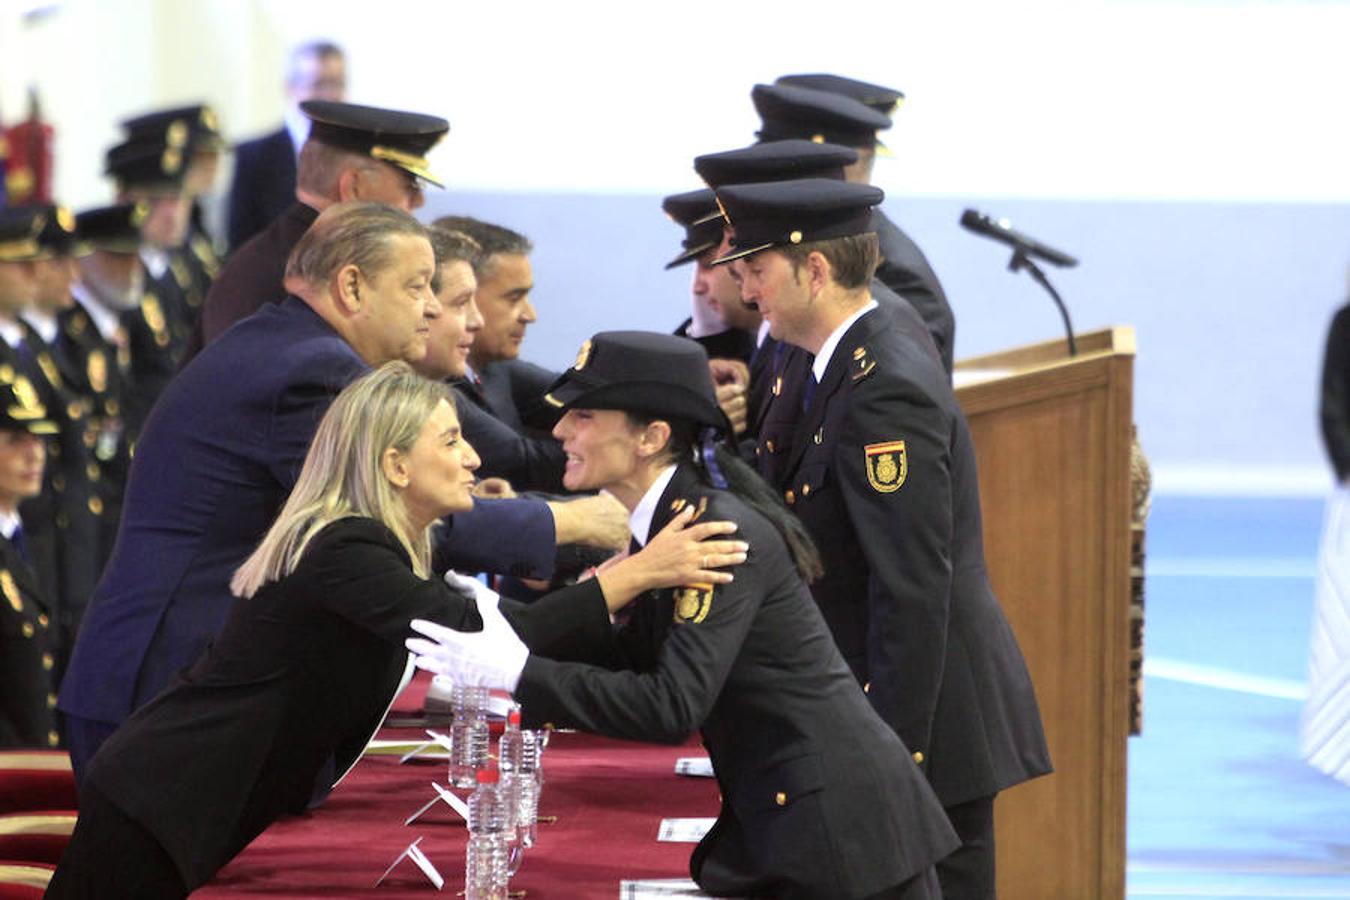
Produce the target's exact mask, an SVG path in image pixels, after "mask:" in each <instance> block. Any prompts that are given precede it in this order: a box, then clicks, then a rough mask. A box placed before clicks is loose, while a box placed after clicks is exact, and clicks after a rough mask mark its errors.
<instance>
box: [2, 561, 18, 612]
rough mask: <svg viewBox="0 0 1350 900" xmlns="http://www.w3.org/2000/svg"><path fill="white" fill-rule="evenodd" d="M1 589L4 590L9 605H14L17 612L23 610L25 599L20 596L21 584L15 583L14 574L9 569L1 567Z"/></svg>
mask: <svg viewBox="0 0 1350 900" xmlns="http://www.w3.org/2000/svg"><path fill="white" fill-rule="evenodd" d="M0 591H3V592H4V595H5V599H6V600H8V601H9V605H10V606H12V607H14V611H15V612H23V599H22V598H21V597H20V596H19V586H18V585H17V584H15V583H14V576H13V575H11V574H9V569H0Z"/></svg>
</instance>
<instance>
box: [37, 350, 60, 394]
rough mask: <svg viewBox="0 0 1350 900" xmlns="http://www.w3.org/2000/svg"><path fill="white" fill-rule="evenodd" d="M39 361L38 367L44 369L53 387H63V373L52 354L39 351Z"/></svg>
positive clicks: (44, 373) (43, 372)
mask: <svg viewBox="0 0 1350 900" xmlns="http://www.w3.org/2000/svg"><path fill="white" fill-rule="evenodd" d="M37 361H38V368H40V369H41V370H42V374H43V375H44V376H45V377H46V379H47V382H48V383H49V384H51V385H52V386H53V387H61V373H60V372H59V371H57V368H56V361H55V360H53V359H52V357H51V354H49V353H45V352H43V353H39V354H38V358H37Z"/></svg>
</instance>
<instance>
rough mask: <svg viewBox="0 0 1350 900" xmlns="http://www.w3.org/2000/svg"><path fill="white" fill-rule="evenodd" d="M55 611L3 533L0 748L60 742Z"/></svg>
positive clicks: (0, 550) (0, 561) (0, 559)
mask: <svg viewBox="0 0 1350 900" xmlns="http://www.w3.org/2000/svg"><path fill="white" fill-rule="evenodd" d="M52 615H53V611H52V609H51V607H50V606H49V605H48V602H47V600H46V598H45V597H44V596H43V593H42V588H41V587H40V586H39V585H38V581H37V578H36V577H35V576H34V575H33V573H32V571H31V570H30V569H29V568H28V565H27V563H25V562H24V561H23V558H22V557H20V556H19V552H18V551H17V550H15V549H14V546H13V545H12V544H11V543H10V542H9V541H7V540H5V539H4V538H0V684H3V685H4V689H3V690H0V747H55V746H57V744H59V743H60V736H59V735H58V734H57V730H56V693H55V691H56V686H55V674H56V673H55V656H54V648H53V646H52V643H51V641H52V637H53V634H52Z"/></svg>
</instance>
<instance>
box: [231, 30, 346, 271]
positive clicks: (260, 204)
mask: <svg viewBox="0 0 1350 900" xmlns="http://www.w3.org/2000/svg"><path fill="white" fill-rule="evenodd" d="M346 93H347V62H346V59H345V58H344V57H343V55H342V48H341V47H339V46H337V45H336V44H332V43H329V42H327V41H312V42H310V43H307V44H301V45H300V46H299V47H296V48H295V49H294V50H292V51H291V58H290V64H289V65H288V66H287V71H286V111H285V113H284V119H285V121H284V123H283V124H282V126H281V127H280V128H278V129H277V130H276V131H273V132H271V133H270V134H265V135H263V136H262V137H260V138H257V139H255V140H252V141H245V142H243V143H242V144H240V145H239V146H238V147H236V148H235V150H234V181H233V182H231V184H230V203H229V223H228V236H229V246H230V252H231V253H233V252H234V251H235V250H237V249H238V248H239V247H241V246H243V244H244V242H245V241H247V240H248V239H249V238H251V237H253V235H255V234H257V233H258V232H260V231H262V230H263V229H264V228H266V227H267V226H268V225H270V224H271V223H272V220H273V219H275V218H276V217H277V216H279V215H281V214H282V213H283V212H285V211H286V208H287V207H288V206H290V205H291V204H292V203H294V202H295V176H296V162H297V158H298V157H299V155H300V148H301V147H303V146H304V144H305V139H306V138H308V137H309V119H308V118H306V117H305V114H304V113H302V112H301V111H300V104H301V103H303V102H305V101H306V100H338V101H340V100H342V99H344V96H345V94H346Z"/></svg>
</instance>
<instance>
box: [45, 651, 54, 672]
mask: <svg viewBox="0 0 1350 900" xmlns="http://www.w3.org/2000/svg"><path fill="white" fill-rule="evenodd" d="M54 665H56V660H54V659H52V655H51V654H50V653H44V654H42V668H44V669H46V670H47V671H48V672H50V671H51V670H52V666H54Z"/></svg>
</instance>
